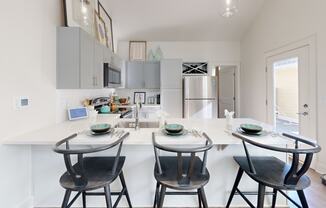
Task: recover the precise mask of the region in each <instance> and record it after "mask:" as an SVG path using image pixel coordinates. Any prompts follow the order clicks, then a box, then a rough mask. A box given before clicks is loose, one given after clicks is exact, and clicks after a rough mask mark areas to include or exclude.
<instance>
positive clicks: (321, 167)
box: [316, 162, 326, 174]
mask: <svg viewBox="0 0 326 208" xmlns="http://www.w3.org/2000/svg"><path fill="white" fill-rule="evenodd" d="M316 171H317V172H318V173H320V174H326V164H323V163H321V162H317V164H316Z"/></svg>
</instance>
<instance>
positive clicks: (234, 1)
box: [221, 0, 239, 18]
mask: <svg viewBox="0 0 326 208" xmlns="http://www.w3.org/2000/svg"><path fill="white" fill-rule="evenodd" d="M238 5H239V0H222V10H221V15H222V16H223V17H226V18H229V17H232V16H233V15H235V14H236V13H237V12H238V11H239V9H238Z"/></svg>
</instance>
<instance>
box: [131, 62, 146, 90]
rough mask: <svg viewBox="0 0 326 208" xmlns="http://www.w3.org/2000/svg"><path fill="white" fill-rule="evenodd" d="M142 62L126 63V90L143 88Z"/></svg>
mask: <svg viewBox="0 0 326 208" xmlns="http://www.w3.org/2000/svg"><path fill="white" fill-rule="evenodd" d="M143 66H144V64H143V62H137V61H132V62H128V63H127V88H129V89H131V88H135V89H141V88H144V87H145V86H144V85H145V84H144V70H143V68H144V67H143Z"/></svg>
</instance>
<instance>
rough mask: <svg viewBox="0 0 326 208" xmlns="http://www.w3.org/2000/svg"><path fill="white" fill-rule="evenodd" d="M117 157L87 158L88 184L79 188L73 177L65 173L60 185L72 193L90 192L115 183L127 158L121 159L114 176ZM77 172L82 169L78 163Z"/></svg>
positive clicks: (86, 173) (85, 163) (85, 162)
mask: <svg viewBox="0 0 326 208" xmlns="http://www.w3.org/2000/svg"><path fill="white" fill-rule="evenodd" d="M114 160H115V157H85V158H84V162H83V164H84V173H85V176H86V178H87V180H88V181H87V184H85V185H81V186H77V185H76V184H75V183H74V181H73V178H72V177H71V175H69V173H68V172H65V173H64V174H63V175H62V176H61V178H60V184H61V186H62V187H63V188H65V189H68V190H71V191H89V190H94V189H98V188H102V187H105V186H106V185H107V184H110V183H111V182H112V181H114V180H115V179H116V178H117V177H118V176H119V174H120V173H121V170H122V167H123V164H124V162H125V157H119V162H118V165H117V170H116V172H115V174H112V167H113V164H114ZM73 167H74V168H75V169H76V170H77V171H78V170H79V169H80V167H79V165H78V163H76V164H75V165H74V166H73Z"/></svg>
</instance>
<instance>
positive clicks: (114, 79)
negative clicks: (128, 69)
mask: <svg viewBox="0 0 326 208" xmlns="http://www.w3.org/2000/svg"><path fill="white" fill-rule="evenodd" d="M103 77H104V87H107V88H114V87H120V86H121V70H120V69H118V68H116V67H114V66H112V65H110V64H109V63H104V72H103Z"/></svg>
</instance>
